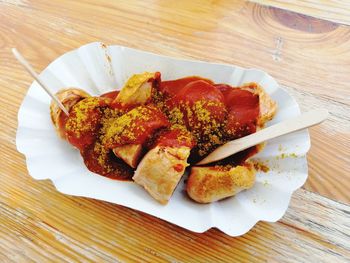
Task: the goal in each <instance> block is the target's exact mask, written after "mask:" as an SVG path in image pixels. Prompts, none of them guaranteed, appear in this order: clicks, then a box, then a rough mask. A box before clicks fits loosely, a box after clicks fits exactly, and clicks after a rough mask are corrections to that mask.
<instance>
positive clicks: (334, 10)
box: [250, 0, 350, 25]
mask: <svg viewBox="0 0 350 263" xmlns="http://www.w3.org/2000/svg"><path fill="white" fill-rule="evenodd" d="M250 1H252V2H255V3H259V4H263V5H267V6H271V7H278V8H282V9H286V10H290V11H294V12H298V13H301V14H304V15H309V16H314V17H318V18H322V19H326V20H330V21H334V22H338V23H342V24H346V25H350V16H349V13H350V2H348V1H337V0H321V1H310V0H298V1H283V0H250Z"/></svg>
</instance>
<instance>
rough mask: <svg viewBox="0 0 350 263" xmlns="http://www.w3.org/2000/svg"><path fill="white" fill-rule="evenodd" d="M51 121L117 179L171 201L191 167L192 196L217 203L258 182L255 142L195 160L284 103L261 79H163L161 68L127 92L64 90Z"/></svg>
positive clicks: (92, 164)
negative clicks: (220, 156) (237, 82)
mask: <svg viewBox="0 0 350 263" xmlns="http://www.w3.org/2000/svg"><path fill="white" fill-rule="evenodd" d="M57 96H58V98H59V99H60V100H61V101H62V103H63V105H65V107H66V108H67V110H68V111H69V116H66V115H65V114H64V113H63V112H61V111H60V109H59V108H58V106H57V105H56V103H55V102H52V103H51V107H50V109H51V119H52V122H53V124H54V125H55V127H56V131H57V133H58V134H59V136H60V137H61V138H63V139H66V140H67V141H68V142H69V143H70V144H71V145H73V146H74V147H75V148H77V149H78V150H79V151H80V153H81V156H82V158H83V160H84V163H85V165H86V167H87V168H88V169H89V170H90V171H92V172H95V173H97V174H100V175H102V176H106V177H108V178H112V179H119V180H133V181H134V182H135V183H136V184H139V185H140V186H142V187H143V188H145V190H146V191H147V192H148V193H149V194H150V195H151V196H152V197H153V198H155V199H156V200H157V201H158V202H160V203H162V204H166V203H167V202H168V201H169V200H170V198H171V196H172V194H173V192H174V190H175V188H176V187H177V185H178V184H179V182H180V180H181V178H182V177H183V175H184V173H185V171H186V170H188V172H189V176H188V179H187V186H186V190H187V193H188V195H189V197H190V198H192V199H193V200H194V201H197V202H199V203H209V202H213V201H217V200H221V199H223V198H227V197H229V196H233V195H235V194H237V193H238V192H240V191H242V190H244V189H249V188H251V187H252V186H253V185H254V182H255V173H256V172H255V170H254V166H253V165H251V163H250V162H249V158H250V157H251V156H252V155H254V154H255V153H256V152H257V151H258V150H259V147H258V146H255V147H251V148H249V149H247V150H245V151H242V152H240V153H238V154H235V155H233V156H230V157H228V158H226V159H224V160H221V161H218V162H215V163H213V164H210V165H206V166H195V163H197V162H198V161H199V160H201V159H203V158H204V157H205V156H207V155H208V154H209V153H210V152H211V151H213V150H214V149H216V148H217V147H218V146H220V145H222V144H224V143H226V142H228V141H230V140H234V139H237V138H240V137H243V136H246V135H248V134H251V133H254V132H256V131H257V130H258V129H261V128H263V127H264V125H265V123H266V122H267V121H269V120H271V119H272V118H273V116H274V114H275V112H276V108H277V105H276V103H275V102H274V101H273V100H272V99H271V98H270V96H269V95H268V94H267V93H266V92H265V91H264V89H263V88H262V87H260V86H259V85H258V84H256V83H248V84H246V85H243V86H241V87H232V86H230V85H227V84H215V83H214V82H212V81H211V80H208V79H205V78H202V77H198V76H191V77H185V78H181V79H177V80H167V81H162V80H161V74H160V73H159V72H155V73H149V72H145V73H142V74H136V75H133V76H132V77H131V78H130V79H129V80H128V81H127V82H126V84H125V85H124V86H123V88H122V89H121V90H120V91H112V92H109V93H106V94H103V95H101V96H91V95H89V94H87V93H86V92H84V91H82V90H80V89H75V88H72V89H66V90H62V91H59V92H58V93H57Z"/></svg>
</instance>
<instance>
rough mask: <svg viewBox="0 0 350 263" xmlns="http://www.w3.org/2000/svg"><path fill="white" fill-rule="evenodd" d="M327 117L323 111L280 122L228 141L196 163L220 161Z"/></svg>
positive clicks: (314, 111)
mask: <svg viewBox="0 0 350 263" xmlns="http://www.w3.org/2000/svg"><path fill="white" fill-rule="evenodd" d="M327 117H328V111H327V110H325V109H321V110H313V111H309V112H307V113H304V114H301V115H300V116H298V117H296V118H292V119H289V120H285V121H282V122H280V123H277V124H275V125H272V126H270V127H267V128H265V129H262V130H260V131H258V132H256V133H253V134H250V135H248V136H245V137H242V138H240V139H237V140H233V141H230V142H228V143H226V144H224V145H222V146H220V147H218V148H217V149H215V150H214V151H213V152H212V153H210V154H209V155H208V156H207V157H205V158H204V159H203V160H201V161H200V162H198V163H197V165H202V164H208V163H211V162H215V161H218V160H222V159H224V158H226V157H228V156H230V155H233V154H235V153H238V152H240V151H243V150H245V149H248V148H249V147H252V146H254V145H257V144H259V143H262V142H265V141H267V140H271V139H273V138H276V137H279V136H282V135H285V134H288V133H291V132H295V131H299V130H302V129H305V128H308V127H311V126H314V125H317V124H319V123H321V122H323V121H324V120H325V119H327Z"/></svg>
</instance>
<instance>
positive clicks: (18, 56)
mask: <svg viewBox="0 0 350 263" xmlns="http://www.w3.org/2000/svg"><path fill="white" fill-rule="evenodd" d="M12 53H13V55H14V56H15V58H16V59H17V60H18V62H19V63H21V64H22V66H23V67H24V68H25V69H26V70H27V71H28V72H29V74H30V75H32V76H33V78H34V79H35V80H36V81H37V82H38V83H39V85H40V86H41V87H42V88H43V89H44V90H45V91H46V93H47V94H48V95H49V96H50V97H51V98H52V99H53V100H54V101H55V102H56V103H57V105H58V106H59V107H60V108H61V110H62V111H63V112H64V113H65V114H66V115H67V116H68V115H69V113H68V111H67V109H66V108H65V107H64V106H63V104H62V103H61V101H60V100H59V99H58V98H57V97H56V96H55V94H53V93H52V92H51V91H50V89H49V88H48V87H47V86H46V85H45V83H44V82H43V81H42V80H41V78H40V76H39V75H38V74H37V73H36V72H35V71H34V69H33V67H32V66H31V65H30V64H29V63H28V61H27V60H26V59H25V58H24V57H23V56H22V55H21V54H20V53H19V52H18V50H17V49H16V48H12Z"/></svg>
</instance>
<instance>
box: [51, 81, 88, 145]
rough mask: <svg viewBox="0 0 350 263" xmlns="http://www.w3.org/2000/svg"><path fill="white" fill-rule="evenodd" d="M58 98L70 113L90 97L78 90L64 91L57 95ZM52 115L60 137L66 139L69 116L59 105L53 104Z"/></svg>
mask: <svg viewBox="0 0 350 263" xmlns="http://www.w3.org/2000/svg"><path fill="white" fill-rule="evenodd" d="M56 96H57V98H58V99H59V100H60V101H61V102H62V104H63V105H64V107H65V108H66V109H67V110H68V111H70V109H71V108H72V107H73V106H74V105H75V104H77V103H78V102H79V101H81V100H82V99H84V98H87V97H90V95H89V94H88V93H86V92H85V91H83V90H81V89H77V88H70V89H62V90H60V91H59V92H57V93H56ZM50 115H51V120H52V122H53V124H54V125H55V127H56V131H57V133H58V135H59V136H60V137H61V138H62V139H65V138H66V133H65V128H64V126H65V125H66V120H67V116H66V115H65V113H64V112H63V111H62V110H61V108H60V107H59V106H58V105H57V103H51V105H50Z"/></svg>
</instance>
